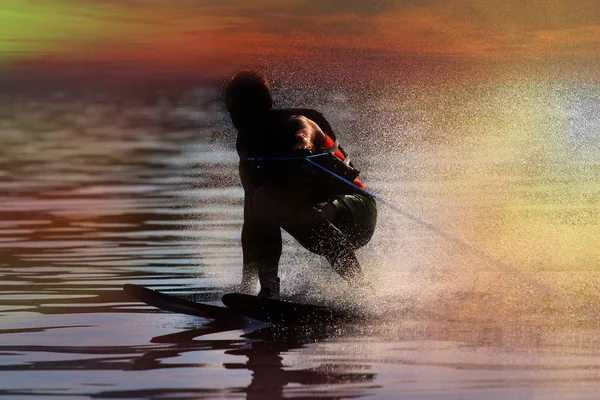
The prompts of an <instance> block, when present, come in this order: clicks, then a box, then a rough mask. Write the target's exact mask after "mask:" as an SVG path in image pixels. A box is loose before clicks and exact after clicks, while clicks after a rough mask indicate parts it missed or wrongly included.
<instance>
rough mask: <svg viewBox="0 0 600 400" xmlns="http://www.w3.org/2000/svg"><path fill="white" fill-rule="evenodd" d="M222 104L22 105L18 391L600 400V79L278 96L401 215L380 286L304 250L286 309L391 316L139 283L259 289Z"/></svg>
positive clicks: (5, 111) (7, 344) (0, 290)
mask: <svg viewBox="0 0 600 400" xmlns="http://www.w3.org/2000/svg"><path fill="white" fill-rule="evenodd" d="M217 93H218V92H217V91H216V90H215V89H214V88H211V87H199V88H195V89H194V90H190V91H188V92H185V93H181V94H180V96H179V97H177V98H176V99H175V100H173V96H171V97H169V98H163V97H158V98H157V99H152V100H148V99H146V98H143V97H141V96H137V97H136V96H133V95H129V96H120V95H116V94H111V95H103V96H100V95H94V96H83V95H78V96H72V95H69V94H65V93H53V94H48V95H47V96H41V95H38V96H35V97H34V96H25V95H14V96H5V97H4V98H3V99H2V101H1V105H0V117H1V118H0V166H1V167H0V313H1V314H2V324H1V325H0V370H1V371H2V373H1V374H0V397H2V398H7V399H87V398H110V399H138V398H139V399H142V398H151V399H181V398H248V399H277V398H284V397H285V398H331V399H333V398H368V399H388V398H389V399H399V398H406V399H409V398H410V399H414V398H427V399H456V398H459V399H483V398H485V399H506V398H511V399H546V398H548V399H550V398H557V399H594V398H597V393H598V391H599V390H600V379H599V378H598V376H599V373H598V372H599V370H600V357H599V356H600V350H599V349H600V346H599V345H600V343H599V341H600V337H599V336H598V321H599V315H600V314H599V306H600V300H599V295H598V294H599V288H600V274H599V272H600V250H599V249H598V246H597V244H596V243H597V236H598V235H597V234H598V232H599V229H598V224H599V223H600V218H599V215H600V214H599V213H598V211H599V199H600V187H599V186H598V176H599V172H600V145H599V143H600V137H599V136H598V135H599V134H600V119H599V117H598V116H599V115H600V88H599V87H597V86H573V85H571V86H558V85H540V84H537V85H533V84H532V85H513V86H477V87H473V86H470V87H402V88H393V89H389V88H388V89H385V90H383V89H380V88H368V89H366V88H362V89H361V88H339V87H336V88H328V89H327V90H324V89H322V88H321V89H316V88H314V87H294V88H291V87H278V88H275V94H276V100H277V101H279V104H280V105H282V106H291V105H296V106H311V107H315V108H318V109H320V110H322V111H323V112H324V114H325V115H326V117H327V118H328V119H329V120H330V121H331V123H332V125H333V126H334V129H335V130H336V131H337V132H338V134H339V135H340V137H341V139H342V141H343V144H344V145H345V147H346V149H347V150H348V151H349V152H350V153H351V155H352V156H353V158H354V160H355V163H356V165H357V166H358V167H359V168H360V169H361V170H362V173H361V176H362V177H363V180H364V181H365V183H366V185H367V188H368V189H369V190H371V191H373V192H374V193H377V194H378V195H380V196H381V198H382V199H384V200H385V201H386V202H389V204H388V205H386V204H380V221H379V226H378V229H377V232H376V234H375V237H374V239H373V241H372V242H371V243H370V244H369V245H367V246H366V247H365V248H364V249H362V250H361V251H360V252H359V258H360V260H361V262H362V263H363V266H364V268H365V272H366V274H367V276H368V277H369V279H370V280H371V281H372V282H373V288H374V289H372V290H367V291H364V292H361V293H358V294H357V293H355V292H353V291H352V290H351V289H350V288H348V287H347V286H346V285H345V284H344V282H343V281H342V280H341V279H340V278H339V277H337V276H336V275H335V274H334V273H333V272H331V271H330V270H329V269H328V268H327V265H326V264H325V263H324V262H323V261H322V260H320V259H319V258H317V257H315V256H313V255H311V254H308V253H307V252H306V251H304V250H303V249H301V248H300V247H298V245H297V244H295V242H294V241H293V240H291V239H290V238H289V237H287V236H286V237H285V249H284V256H283V259H282V267H281V276H282V279H283V290H284V294H285V295H286V296H289V297H292V298H297V299H302V300H304V301H313V302H324V303H333V304H336V305H338V306H352V307H360V308H361V309H362V310H363V311H365V312H366V313H368V314H369V315H370V317H371V318H370V322H369V323H358V322H357V323H356V324H347V325H344V326H332V327H326V326H319V325H317V326H315V327H303V328H300V329H291V328H287V329H286V328H274V327H268V326H265V325H262V324H258V323H256V324H251V325H249V326H246V327H244V329H243V330H241V329H237V328H236V329H229V328H230V327H228V326H223V324H214V323H210V321H208V320H203V319H201V318H195V317H189V316H183V315H175V314H170V313H165V312H160V311H157V310H155V309H153V308H152V307H148V306H145V305H143V304H141V303H139V302H137V301H135V300H134V299H132V298H130V297H128V296H127V295H126V294H125V293H124V292H123V291H122V290H121V286H122V284H124V283H137V284H142V285H146V286H149V287H152V288H155V289H158V290H162V291H165V292H168V293H173V294H179V295H183V296H189V297H190V298H194V299H197V300H199V301H205V302H211V303H213V304H219V298H220V296H221V295H222V294H223V293H225V292H227V291H231V290H234V289H235V285H236V284H237V283H238V282H239V280H240V278H241V249H240V240H239V233H240V229H241V224H242V208H241V206H242V195H243V193H242V190H241V187H240V185H239V180H238V178H237V175H236V174H237V165H236V162H237V158H236V155H235V152H234V140H235V139H234V136H233V133H232V131H231V127H230V126H229V125H228V123H227V119H226V116H225V115H224V114H223V112H222V109H221V105H220V103H219V102H218V101H216V99H217ZM390 206H391V207H390Z"/></svg>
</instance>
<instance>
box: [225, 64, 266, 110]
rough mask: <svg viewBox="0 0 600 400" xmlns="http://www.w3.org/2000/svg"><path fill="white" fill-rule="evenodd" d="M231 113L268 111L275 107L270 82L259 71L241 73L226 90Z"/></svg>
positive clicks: (226, 98)
mask: <svg viewBox="0 0 600 400" xmlns="http://www.w3.org/2000/svg"><path fill="white" fill-rule="evenodd" d="M225 100H226V103H227V108H228V109H229V111H230V112H233V111H237V112H239V111H241V112H251V111H268V110H270V109H271V107H272V106H273V98H272V97H271V87H270V86H269V81H267V78H265V76H264V75H263V74H261V73H260V72H258V71H250V70H247V71H240V72H238V73H237V74H235V76H234V77H233V78H232V79H231V81H229V83H228V84H227V87H226V88H225Z"/></svg>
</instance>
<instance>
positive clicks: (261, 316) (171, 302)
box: [123, 284, 357, 325]
mask: <svg viewBox="0 0 600 400" xmlns="http://www.w3.org/2000/svg"><path fill="white" fill-rule="evenodd" d="M123 290H125V292H127V293H128V294H129V295H131V296H133V297H134V298H136V299H137V300H140V301H142V302H144V303H146V304H148V305H151V306H154V307H156V308H158V309H161V310H165V311H172V312H175V313H181V314H187V315H194V316H197V317H203V318H209V319H214V320H218V321H225V320H228V321H231V322H234V321H235V322H237V321H239V322H244V321H246V322H247V321H248V319H254V320H257V321H261V322H266V323H269V324H285V325H312V324H334V323H337V322H340V321H343V320H349V319H351V318H356V317H357V316H356V315H353V313H350V312H348V311H342V310H335V309H331V308H327V307H324V306H318V305H312V304H303V303H296V302H293V301H289V300H280V299H272V298H265V297H258V296H252V295H248V294H241V293H228V294H226V295H224V296H223V297H222V299H221V300H222V301H223V304H225V306H226V307H220V306H214V305H211V304H205V303H196V302H194V301H190V300H186V299H184V298H181V297H177V296H172V295H169V294H166V293H161V292H158V291H156V290H152V289H148V288H146V287H144V286H140V285H134V284H125V285H123Z"/></svg>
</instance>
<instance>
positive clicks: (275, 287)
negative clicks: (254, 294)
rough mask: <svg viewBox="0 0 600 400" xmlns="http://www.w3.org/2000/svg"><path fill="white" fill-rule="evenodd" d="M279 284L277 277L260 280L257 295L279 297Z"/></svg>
mask: <svg viewBox="0 0 600 400" xmlns="http://www.w3.org/2000/svg"><path fill="white" fill-rule="evenodd" d="M280 286H281V283H280V280H279V278H275V279H274V280H271V281H270V282H267V283H263V282H261V284H260V292H258V297H279V290H280Z"/></svg>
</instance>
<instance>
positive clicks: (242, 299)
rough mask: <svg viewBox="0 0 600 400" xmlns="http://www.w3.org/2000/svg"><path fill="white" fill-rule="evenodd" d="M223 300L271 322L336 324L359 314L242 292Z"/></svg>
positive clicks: (237, 310) (228, 304)
mask: <svg viewBox="0 0 600 400" xmlns="http://www.w3.org/2000/svg"><path fill="white" fill-rule="evenodd" d="M221 301H222V302H223V304H225V305H226V306H227V307H228V308H230V309H232V310H235V311H236V312H238V313H240V314H242V315H245V316H247V317H250V318H253V319H256V320H258V321H263V322H267V323H270V324H285V325H311V324H333V323H336V322H340V321H343V320H348V319H350V318H353V317H355V316H354V315H352V313H349V312H347V311H342V310H335V309H331V308H327V307H324V306H318V305H312V304H304V303H296V302H293V301H288V300H280V299H272V298H267V297H258V296H251V295H248V294H241V293H228V294H226V295H224V296H223V297H222V298H221Z"/></svg>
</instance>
